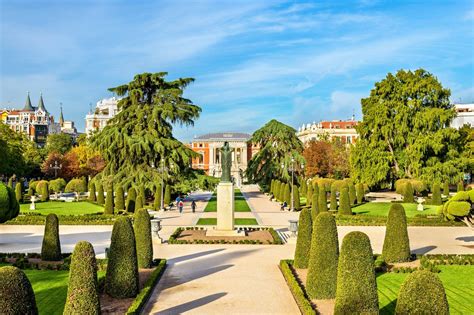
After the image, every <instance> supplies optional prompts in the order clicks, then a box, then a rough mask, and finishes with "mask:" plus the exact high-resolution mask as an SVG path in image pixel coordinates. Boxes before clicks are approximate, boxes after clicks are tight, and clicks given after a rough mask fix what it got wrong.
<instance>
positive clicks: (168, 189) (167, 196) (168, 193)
mask: <svg viewBox="0 0 474 315" xmlns="http://www.w3.org/2000/svg"><path fill="white" fill-rule="evenodd" d="M163 199H164V203H165V206H167V205H169V204H170V203H171V186H170V185H166V187H165V196H164V198H163Z"/></svg>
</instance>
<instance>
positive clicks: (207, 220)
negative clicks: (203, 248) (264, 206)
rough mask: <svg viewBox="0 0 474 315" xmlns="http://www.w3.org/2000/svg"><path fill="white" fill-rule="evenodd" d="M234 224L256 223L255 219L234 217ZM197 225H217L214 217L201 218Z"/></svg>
mask: <svg viewBox="0 0 474 315" xmlns="http://www.w3.org/2000/svg"><path fill="white" fill-rule="evenodd" d="M234 224H235V225H258V223H257V220H256V219H246V218H243V219H234ZM197 225H217V219H216V218H201V219H199V221H198V222H197Z"/></svg>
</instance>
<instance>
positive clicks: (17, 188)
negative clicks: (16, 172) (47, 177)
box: [15, 183, 23, 203]
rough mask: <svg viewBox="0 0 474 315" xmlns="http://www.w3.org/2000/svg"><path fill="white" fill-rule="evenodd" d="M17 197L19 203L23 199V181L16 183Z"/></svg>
mask: <svg viewBox="0 0 474 315" xmlns="http://www.w3.org/2000/svg"><path fill="white" fill-rule="evenodd" d="M15 197H16V201H17V202H18V203H20V202H21V201H22V200H23V192H22V189H21V183H16V185H15Z"/></svg>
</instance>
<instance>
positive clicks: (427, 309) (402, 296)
mask: <svg viewBox="0 0 474 315" xmlns="http://www.w3.org/2000/svg"><path fill="white" fill-rule="evenodd" d="M395 314H437V315H444V314H446V315H448V314H449V304H448V300H447V298H446V291H445V290H444V286H443V283H442V282H441V280H440V279H439V277H438V275H437V274H435V273H432V272H430V271H428V270H417V271H415V272H413V273H411V274H410V275H408V277H407V278H406V279H405V281H404V282H403V283H402V286H401V287H400V291H399V292H398V298H397V306H396V308H395Z"/></svg>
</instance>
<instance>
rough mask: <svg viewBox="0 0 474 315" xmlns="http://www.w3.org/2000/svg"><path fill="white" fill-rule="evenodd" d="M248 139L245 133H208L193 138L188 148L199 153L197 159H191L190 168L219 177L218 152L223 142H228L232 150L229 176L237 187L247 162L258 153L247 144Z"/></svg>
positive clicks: (219, 159) (219, 160)
mask: <svg viewBox="0 0 474 315" xmlns="http://www.w3.org/2000/svg"><path fill="white" fill-rule="evenodd" d="M250 137H251V136H250V135H249V134H247V133H238V132H224V133H210V134H206V135H202V136H199V137H195V138H194V140H193V141H192V142H191V144H190V147H191V149H192V150H193V151H194V152H197V153H199V157H197V158H194V159H193V161H192V167H193V168H194V169H201V170H204V171H205V172H206V174H208V175H210V176H214V177H220V176H221V174H222V169H221V152H220V150H221V148H222V146H224V142H229V146H230V148H231V149H232V167H231V176H232V177H233V178H234V179H235V181H236V183H237V185H240V184H241V183H242V181H243V179H244V174H245V171H246V170H247V165H248V162H249V161H250V159H251V158H252V157H253V156H254V155H255V154H256V153H257V152H258V146H257V145H255V144H251V143H250V142H249V140H250Z"/></svg>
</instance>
